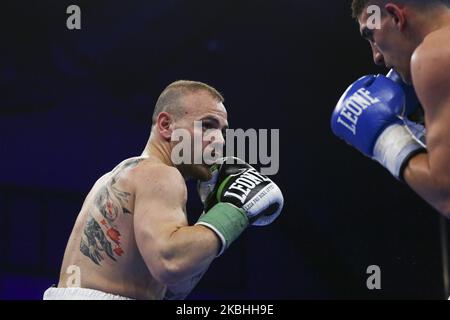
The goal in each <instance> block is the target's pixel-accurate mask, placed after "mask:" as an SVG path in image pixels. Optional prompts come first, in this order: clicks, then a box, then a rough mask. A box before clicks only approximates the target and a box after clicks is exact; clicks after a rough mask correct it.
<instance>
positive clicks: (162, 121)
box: [156, 112, 173, 141]
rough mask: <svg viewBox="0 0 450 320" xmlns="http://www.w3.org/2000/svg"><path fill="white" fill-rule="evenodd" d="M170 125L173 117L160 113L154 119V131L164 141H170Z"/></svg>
mask: <svg viewBox="0 0 450 320" xmlns="http://www.w3.org/2000/svg"><path fill="white" fill-rule="evenodd" d="M172 123H173V117H172V115H171V114H170V113H167V112H161V113H160V114H159V115H158V118H157V119H156V129H157V131H158V132H159V134H160V136H161V137H162V138H163V139H164V140H166V141H170V139H171V137H172Z"/></svg>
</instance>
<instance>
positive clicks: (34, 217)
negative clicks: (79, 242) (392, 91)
mask: <svg viewBox="0 0 450 320" xmlns="http://www.w3.org/2000/svg"><path fill="white" fill-rule="evenodd" d="M350 2H351V1H334V0H329V1H313V0H309V1H306V0H305V1H298V0H276V1H275V0H267V1H261V0H240V1H236V0H217V1H206V0H188V1H181V0H158V1H156V0H152V1H144V0H139V1H135V0H133V1H106V0H96V1H70V2H69V1H61V0H58V1H12V0H7V1H3V2H2V13H1V15H2V18H1V19H0V35H1V38H0V39H1V43H0V94H1V95H0V154H1V157H0V159H1V160H0V163H1V168H0V253H1V254H0V298H2V299H40V298H41V297H42V293H43V291H44V290H45V289H46V288H47V287H49V286H50V285H51V284H53V283H56V282H57V279H58V275H59V268H60V264H61V260H62V256H63V253H64V249H65V245H66V242H67V239H68V237H69V234H70V231H71V228H72V226H73V223H74V221H75V219H76V216H77V214H78V210H79V208H80V207H81V205H82V202H83V200H84V196H85V195H86V194H87V192H88V191H89V189H90V187H91V185H92V184H93V183H94V181H95V180H96V179H98V178H99V177H100V176H101V175H102V174H103V173H105V172H106V171H109V170H111V169H112V168H113V167H114V166H115V165H116V164H117V163H119V162H120V161H122V160H123V159H125V158H128V157H131V156H136V155H139V154H140V153H141V152H142V150H143V148H144V146H145V143H146V141H147V138H148V134H149V129H150V121H151V120H150V119H151V114H152V111H153V106H154V103H155V102H156V99H157V97H158V95H159V93H160V92H161V91H162V90H163V89H164V87H165V86H166V85H168V84H169V83H170V82H172V81H174V80H178V79H191V80H198V81H204V82H206V83H208V84H211V85H213V86H215V87H216V88H218V89H219V90H220V91H221V92H223V93H224V95H225V99H226V102H225V105H226V107H227V109H228V113H229V122H230V126H231V127H232V128H243V129H247V128H255V129H263V128H267V129H272V128H273V129H280V171H279V174H278V175H277V176H275V177H274V178H273V179H274V180H275V181H276V182H277V183H278V184H279V186H280V188H281V189H282V190H283V192H284V197H285V208H284V211H283V214H282V216H280V218H279V219H278V220H277V221H276V222H275V223H274V224H273V225H271V226H270V227H266V228H250V229H249V230H247V231H246V232H245V233H244V234H243V235H242V236H241V238H240V239H239V240H238V241H236V243H234V244H233V245H232V247H231V248H230V250H229V251H228V252H226V254H224V255H223V256H222V257H220V258H218V259H217V260H216V261H215V262H214V263H213V265H212V266H211V268H210V271H209V272H208V273H207V274H206V276H205V277H204V279H203V280H202V281H201V283H200V284H199V286H198V287H197V289H196V290H195V291H194V292H193V294H192V295H191V298H192V299H198V298H205V299H231V298H236V299H248V298H252V299H349V298H356V299H402V298H406V299H419V298H420V299H443V298H445V293H444V282H443V267H442V256H441V244H440V224H439V221H440V218H439V215H438V214H437V213H436V212H435V211H434V210H432V209H431V208H430V207H429V206H428V205H427V204H425V203H424V202H423V201H422V200H421V199H419V197H418V196H416V195H415V194H414V193H413V192H412V191H411V190H410V189H409V188H408V187H407V186H406V185H403V184H402V183H400V182H397V181H396V180H395V179H394V178H392V177H391V176H390V175H389V173H388V172H387V171H385V170H384V169H383V168H382V167H380V166H379V165H378V164H376V163H374V162H373V161H370V160H369V159H367V158H365V157H364V156H362V155H361V154H360V153H359V152H357V151H355V150H354V149H353V148H350V147H348V146H346V144H345V143H343V142H342V141H339V140H338V139H337V138H335V137H334V136H333V135H332V133H331V130H330V126H329V118H330V114H331V112H332V110H333V108H334V106H335V104H336V102H337V100H338V99H339V97H340V95H341V94H342V93H343V91H344V90H345V89H346V87H347V86H348V85H349V84H350V83H351V82H353V81H354V80H356V79H357V78H359V77H360V76H362V75H364V74H368V73H379V72H382V73H385V72H386V70H383V69H381V68H378V67H375V66H374V65H373V62H372V58H371V53H370V50H369V46H368V44H367V43H365V42H364V41H363V40H362V39H360V37H359V34H358V28H357V24H356V23H355V22H354V21H353V20H352V18H351V16H350V15H351V12H350V8H349V6H350ZM70 4H77V5H79V6H80V7H81V11H82V29H81V30H73V31H70V30H68V29H67V28H66V19H67V17H68V15H67V14H66V8H67V6H68V5H70ZM189 186H190V187H191V189H190V197H189V202H188V212H189V213H190V214H191V219H195V217H196V216H198V213H199V212H200V210H201V207H200V203H199V200H198V198H197V197H196V194H195V190H194V189H193V188H192V187H193V186H194V184H193V183H190V184H189ZM370 265H378V266H380V268H381V272H382V277H381V285H382V289H381V290H375V291H370V290H368V289H367V287H366V279H367V277H368V275H367V274H366V269H367V267H368V266H370Z"/></svg>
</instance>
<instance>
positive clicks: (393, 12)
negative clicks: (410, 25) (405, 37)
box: [384, 3, 406, 30]
mask: <svg viewBox="0 0 450 320" xmlns="http://www.w3.org/2000/svg"><path fill="white" fill-rule="evenodd" d="M384 9H385V10H386V11H387V13H388V15H389V17H390V18H391V19H393V21H394V24H395V25H396V26H397V27H398V28H399V29H400V30H403V29H404V27H405V25H406V15H405V8H404V7H401V6H399V5H396V4H394V3H388V4H386V5H385V6H384Z"/></svg>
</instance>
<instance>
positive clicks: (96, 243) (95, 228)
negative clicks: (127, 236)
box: [80, 158, 144, 265]
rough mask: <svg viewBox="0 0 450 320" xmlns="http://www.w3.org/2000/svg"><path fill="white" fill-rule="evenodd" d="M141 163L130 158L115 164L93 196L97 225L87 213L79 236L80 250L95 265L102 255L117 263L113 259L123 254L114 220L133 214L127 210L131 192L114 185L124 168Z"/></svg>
mask: <svg viewBox="0 0 450 320" xmlns="http://www.w3.org/2000/svg"><path fill="white" fill-rule="evenodd" d="M142 160H144V159H143V158H132V159H129V160H127V161H125V162H123V163H122V164H121V165H118V166H117V167H116V168H114V170H113V171H112V176H111V177H110V178H109V180H108V182H107V183H106V184H105V185H104V186H102V187H101V188H100V190H99V191H98V192H97V194H96V195H95V199H94V210H98V212H100V214H101V216H102V218H103V219H102V220H101V221H100V222H97V220H96V219H95V218H94V216H93V214H92V212H89V213H88V218H87V220H86V225H85V227H84V231H83V234H82V235H81V243H80V251H81V252H82V253H83V254H84V255H85V256H86V257H88V258H90V259H91V260H92V261H93V262H94V263H95V264H97V265H100V262H101V261H102V260H103V259H104V254H106V255H107V256H108V257H109V258H111V259H112V260H113V261H117V260H116V259H117V257H120V256H122V255H123V254H124V253H125V252H124V251H123V249H122V248H121V246H120V237H121V234H120V231H119V230H118V228H117V226H116V224H115V220H116V219H117V217H119V215H132V214H133V212H132V211H131V210H130V209H129V208H127V206H128V201H129V198H130V196H131V193H130V192H127V191H124V190H120V188H119V187H117V185H116V183H117V181H118V180H119V179H120V174H121V173H122V172H123V171H124V170H125V169H129V168H133V167H135V166H136V165H137V164H138V163H139V162H141V161H142Z"/></svg>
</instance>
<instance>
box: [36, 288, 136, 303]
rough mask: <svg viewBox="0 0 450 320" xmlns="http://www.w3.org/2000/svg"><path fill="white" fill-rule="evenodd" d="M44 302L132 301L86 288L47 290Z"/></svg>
mask: <svg viewBox="0 0 450 320" xmlns="http://www.w3.org/2000/svg"><path fill="white" fill-rule="evenodd" d="M43 299H44V300H134V299H131V298H127V297H122V296H118V295H115V294H111V293H106V292H103V291H99V290H94V289H86V288H54V287H52V288H48V289H47V290H45V292H44V297H43Z"/></svg>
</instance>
